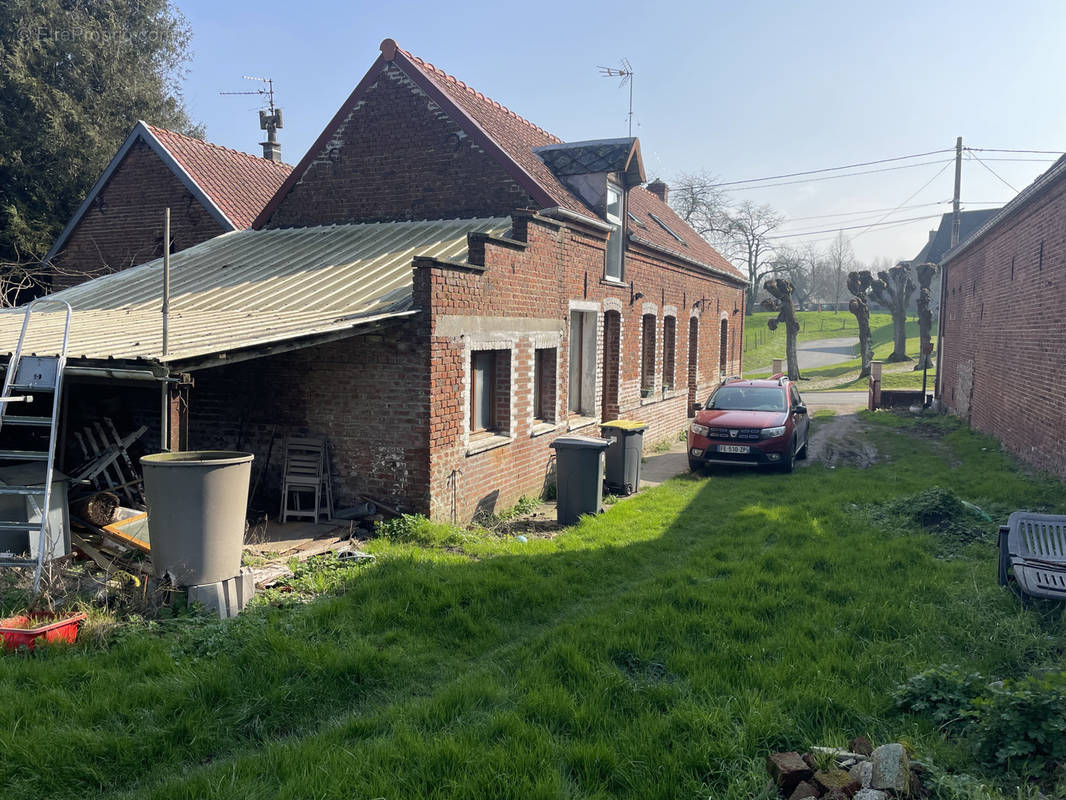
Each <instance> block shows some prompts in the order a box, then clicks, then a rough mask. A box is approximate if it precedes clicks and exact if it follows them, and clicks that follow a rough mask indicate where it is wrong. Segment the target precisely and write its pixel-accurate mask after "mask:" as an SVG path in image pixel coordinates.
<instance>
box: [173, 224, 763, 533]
mask: <svg viewBox="0 0 1066 800" xmlns="http://www.w3.org/2000/svg"><path fill="white" fill-rule="evenodd" d="M515 219H516V224H515V229H516V235H517V236H518V237H519V238H522V237H524V238H525V239H526V240H528V242H527V246H526V247H525V248H521V247H518V246H514V245H512V246H504V245H501V244H497V243H495V242H491V241H490V242H489V243H487V244H486V245H485V246H484V247H480V248H479V247H474V248H473V249H474V251H475V252H479V251H480V252H483V253H484V262H485V265H484V269H483V270H481V269H478V268H476V267H475V268H472V269H470V270H464V269H460V268H454V267H452V266H450V265H441V264H437V263H436V262H427V261H418V262H417V266H416V268H415V285H414V306H415V307H416V308H421V309H424V313H423V314H420V315H418V316H417V317H415V318H414V319H413V321H409V322H405V323H402V324H397V325H396V326H394V327H392V328H389V329H388V330H387V331H385V332H383V333H381V334H373V335H365V336H358V337H353V338H350V339H346V340H343V341H339V342H334V343H329V344H323V345H318V346H315V347H311V348H306V349H304V350H299V351H296V352H293V353H287V354H281V355H275V356H269V357H265V358H261V359H256V360H253V361H248V362H243V363H238V364H233V365H227V366H224V367H215V368H210V369H205V370H201V371H199V372H197V373H196V374H195V379H196V388H195V389H194V390H193V392H192V395H191V401H190V415H191V425H190V428H191V440H190V447H192V448H197V449H198V448H227V449H228V448H238V449H243V450H248V451H250V452H253V453H255V454H256V457H257V460H256V462H255V467H254V470H255V472H254V473H253V474H258V470H260V469H263V468H264V465H265V463H266V455H267V450H268V447H269V445H270V439H271V436H272V435H273V437H274V444H273V452H272V454H271V460H270V468H269V470H268V472H267V477H266V480H265V482H264V490H263V492H262V493H261V495H260V498H259V502H258V504H257V505H258V507H260V508H263V509H266V510H268V511H270V512H271V513H272V514H273V513H276V511H277V508H278V505H279V486H280V472H281V463H282V459H283V449H282V448H283V443H284V439H285V437H286V436H288V435H296V436H301V435H307V434H317V435H325V436H328V437H329V439H330V443H331V445H332V454H333V458H332V465H333V472H334V486H335V492H336V495H337V500H338V504H339V505H345V504H348V503H350V502H353V501H354V500H356V496H357V494H360V493H366V494H369V495H371V496H373V497H376V498H378V499H381V500H384V501H385V502H387V503H389V504H390V505H394V506H397V507H399V508H401V509H402V510H405V511H413V512H421V513H429V514H432V515H433V516H435V517H436V518H440V519H449V518H451V517H452V515H453V502H454V516H455V518H457V519H459V520H465V519H469V518H470V517H471V516H473V515H474V514H475V513H476V512H477V511H478V510H479V509H482V510H485V511H499V510H501V509H504V508H507V507H509V506H511V505H513V504H514V503H515V502H516V501H517V500H518V498H519V497H521V496H522V495H539V494H541V493H542V492H543V491H544V489H545V487H546V485H547V484H548V483H551V482H552V481H553V480H554V472H553V470H554V451H553V450H551V449H550V448H549V446H548V445H549V444H550V442H551V441H552V440H553V439H555V438H556V437H557V436H558V435H561V434H564V433H566V432H567V431H568V427H569V425H568V420H567V417H568V415H567V413H566V408H567V400H568V394H567V393H568V391H569V386H568V383H569V381H568V373H569V330H568V328H569V311H570V308H571V304H572V303H576V304H579V306H580V307H581V308H595V309H597V310H596V313H595V326H594V327H595V328H596V329H597V331H596V333H597V338H598V340H599V343H598V347H597V354H596V369H597V377H596V396H595V409H596V416H595V418H593V419H590V420H587V421H586V422H587V424H584V425H583V426H582V427H580V428H576V432H580V433H586V434H587V433H591V434H593V435H595V434H598V432H599V429H598V427H597V422H598V421H599V418H600V417H601V409H602V398H603V392H604V389H605V377H604V376H605V375H607V376H610V374H611V372H612V370H610V369H605V365H604V361H603V352H604V348H603V339H604V336H603V322H604V318H605V310H607V309H609V310H612V311H617V312H619V313H620V318H621V326H620V327H621V332H620V342H621V346H620V359H619V360H620V364H619V365H618V369H617V371H616V374H617V375H618V378H617V380H618V386H617V398H618V399H617V404H618V407H619V408H618V413H617V414H610V416H611V417H612V418H614V417H619V418H628V419H639V420H643V421H645V422H647V423H648V424H649V430H648V432H647V433H646V435H645V441H646V443H647V446H648V447H651V446H652V445H654V443H655V442H656V441H658V440H661V439H673V438H674V437H675V436H676V434H677V433H678V432H679V431H680V430H681V429H682V428H683V427H684V426H685V424H686V422H687V419H688V412H689V407H690V406H689V396H690V387H689V385H688V382H687V380H686V382H685V383H684V384H681V385H677V386H676V387H675V389H674V391H673V392H669V393H664V392H663V391H662V387H661V376H662V363H663V358H664V354H663V336H662V327H663V319H664V312H665V313H667V314H672V315H676V317H677V319H678V324H677V328H676V336H675V339H676V349H675V356H674V358H675V375H677V376H678V378H679V379H682V378H685V377H686V376H688V375H689V374H690V371H689V359H688V353H689V329H690V328H689V319H690V317H691V316H692V315H697V316H698V318H699V331H698V333H699V341H698V346H697V356H698V364H697V368H696V373H697V376H698V379H697V385H696V386H694V387H691V388H692V394H693V396H695V397H696V398H697V399H699V400H701V401H702V400H704V399H706V395H707V394H708V393H709V392H710V390H711V389H712V388H713V386H714V385H715V383H716V382H717V381H718V380H719V378H720V377H721V375H720V373H719V370H718V352H719V336H718V332H719V319H720V318H721V314H722V313H723V312H725V313H726V316H727V317H728V324H729V326H730V341H729V351H730V353H731V357H730V361H729V364H728V369H727V371H726V372H727V374H734V373H737V372H739V371H740V367H741V365H740V351H739V343H740V342H741V341H742V336H743V331H742V325H743V321H744V318H743V314H742V313H739V312H738V313H737V314H733V313H732V309H733V307H734V305H736V304H739V303H740V302H741V297H742V294H743V288H742V287H737V286H733V285H727V284H725V283H723V282H721V281H719V280H717V279H715V278H713V277H710V276H708V275H706V274H701V273H700V272H697V271H695V270H692V269H687V268H684V267H682V266H681V265H676V264H675V265H670V264H666V263H663V262H662V261H659V260H657V259H656V258H654V257H653V256H652V255H651V254H649V253H639V252H636V251H634V252H633V253H631V254H630V256H629V257H628V258H627V261H626V278H627V280H632V281H633V284H634V286H633V292H634V294H635V293H636V292H641V293H643V294H644V297H643V298H641V299H636V300H634V302H633V303H632V304H631V303H630V289H629V288H628V287H621V286H615V285H609V284H606V283H602V282H601V280H600V275H601V274H602V270H603V260H604V240H603V239H602V235H601V234H596V233H593V232H581V231H578V230H576V229H573V228H569V227H564V226H562V225H560V224H557V223H554V222H552V221H549V220H543V219H541V218H532V219H530V218H529V216H528V213H526V212H523V213H522V214H519V215H517V216H516V218H515ZM586 273H587V277H586ZM586 285H587V292H586ZM653 300H654V302H652V301H653ZM663 301H665V303H664V302H663ZM697 301H699V303H698V307H696V304H697ZM738 308H739V306H738ZM645 314H654V315H655V318H656V324H657V335H656V351H655V367H654V374H655V375H656V376H657V377H656V381H657V383H656V387H655V389H656V390H655V392H654V393H653V395H652V396H651V397H649V398H646V399H642V398H641V392H640V388H641V386H640V383H641V380H640V374H641V338H642V337H641V327H642V325H641V323H642V318H643V316H644V315H645ZM538 320H539V321H540V322H538ZM449 324H450V325H451V326H452V327H451V329H449V328H448V325H449ZM537 348H555V349H556V355H557V369H556V373H555V379H554V386H553V387H552V392H553V394H554V395H555V396H556V397H555V400H556V402H555V410H556V414H555V421H554V423H551V422H549V423H548V424H547V425H542V426H540V427H537V428H536V430H534V421H533V373H534V369H533V367H534V353H535V350H536V349H537ZM476 349H499V350H503V351H504V352H505V353H506V355H504V356H501V357H500V358H498V359H497V380H498V382H500V385H499V386H498V388H497V398H498V400H499V403H500V404H501V405H499V406H498V409H497V417H498V419H499V420H500V421H501V425H502V426H503V430H502V431H501V433H503V434H505V435H504V436H502V437H501V438H500V439H498V440H491V441H488V442H487V443H488V444H499V446H496V447H492V448H491V449H486V450H483V451H481V452H472V450H474V449H476V446H477V445H478V441H477V440H476V439H472V438H471V436H470V433H469V431H468V428H469V413H470V397H469V392H468V387H469V377H470V353H471V350H476ZM472 446H473V447H472Z"/></svg>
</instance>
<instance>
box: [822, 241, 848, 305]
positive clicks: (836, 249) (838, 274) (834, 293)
mask: <svg viewBox="0 0 1066 800" xmlns="http://www.w3.org/2000/svg"><path fill="white" fill-rule="evenodd" d="M826 261H827V262H828V266H829V269H828V270H827V273H828V275H827V277H828V278H829V280H830V281H831V287H830V288H831V291H830V293H829V294H827V295H826V296H827V297H832V298H833V310H834V311H839V310H840V303H841V298H842V297H843V295H844V290H845V289H846V288H847V274H848V273H849V272H850V271H851V269H852V267H853V266H854V263H855V254H854V252H853V251H852V249H851V242H850V241H849V240H848V239H847V237H845V236H844V232H843V231H838V232H837V235H836V238H835V239H833V242H832V244H830V245H829V249H828V251H827V252H826Z"/></svg>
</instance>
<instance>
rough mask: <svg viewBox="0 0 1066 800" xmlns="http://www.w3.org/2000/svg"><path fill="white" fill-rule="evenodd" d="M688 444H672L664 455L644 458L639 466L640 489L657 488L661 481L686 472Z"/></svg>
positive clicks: (659, 454)
mask: <svg viewBox="0 0 1066 800" xmlns="http://www.w3.org/2000/svg"><path fill="white" fill-rule="evenodd" d="M687 450H688V443H687V442H674V444H673V445H672V446H671V447H670V449H669V450H667V451H666V452H665V453H652V454H649V455H646V456H644V462H643V463H642V464H641V465H640V488H641V489H646V488H648V487H649V486H658V485H659V484H660V483H662V482H663V481H668V480H670V478H673V477H676V476H677V475H681V474H683V473H685V472H688V453H687Z"/></svg>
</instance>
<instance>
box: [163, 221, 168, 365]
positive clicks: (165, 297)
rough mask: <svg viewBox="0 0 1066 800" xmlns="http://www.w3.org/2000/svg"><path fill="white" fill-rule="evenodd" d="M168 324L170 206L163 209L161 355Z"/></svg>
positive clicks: (164, 345)
mask: <svg viewBox="0 0 1066 800" xmlns="http://www.w3.org/2000/svg"><path fill="white" fill-rule="evenodd" d="M169 325H170V208H169V207H167V208H166V209H165V210H164V211H163V355H166V354H167V332H168V331H167V328H168V327H169Z"/></svg>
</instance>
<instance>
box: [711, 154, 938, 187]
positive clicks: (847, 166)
mask: <svg viewBox="0 0 1066 800" xmlns="http://www.w3.org/2000/svg"><path fill="white" fill-rule="evenodd" d="M950 152H953V150H952V149H951V148H948V149H945V150H930V151H929V152H927V153H912V154H911V155H909V156H894V157H892V158H879V159H877V160H876V161H860V162H858V163H856V164H843V165H841V166H839V167H824V168H822V169H810V170H806V171H804V172H786V173H783V174H781V175H768V176H767V177H765V178H745V179H744V180H739V181H723V182H721V183H711V184H708V185H710V186H736V185H738V184H741V183H760V182H762V181H776V180H780V179H781V178H796V177H798V176H800V175H817V174H819V173H822V172H837V171H839V170H842V169H856V168H857V167H870V166H873V165H874V164H887V163H889V162H890V161H906V160H907V159H910V158H923V157H925V156H935V155H939V154H940V153H950ZM859 174H861V173H859Z"/></svg>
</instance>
